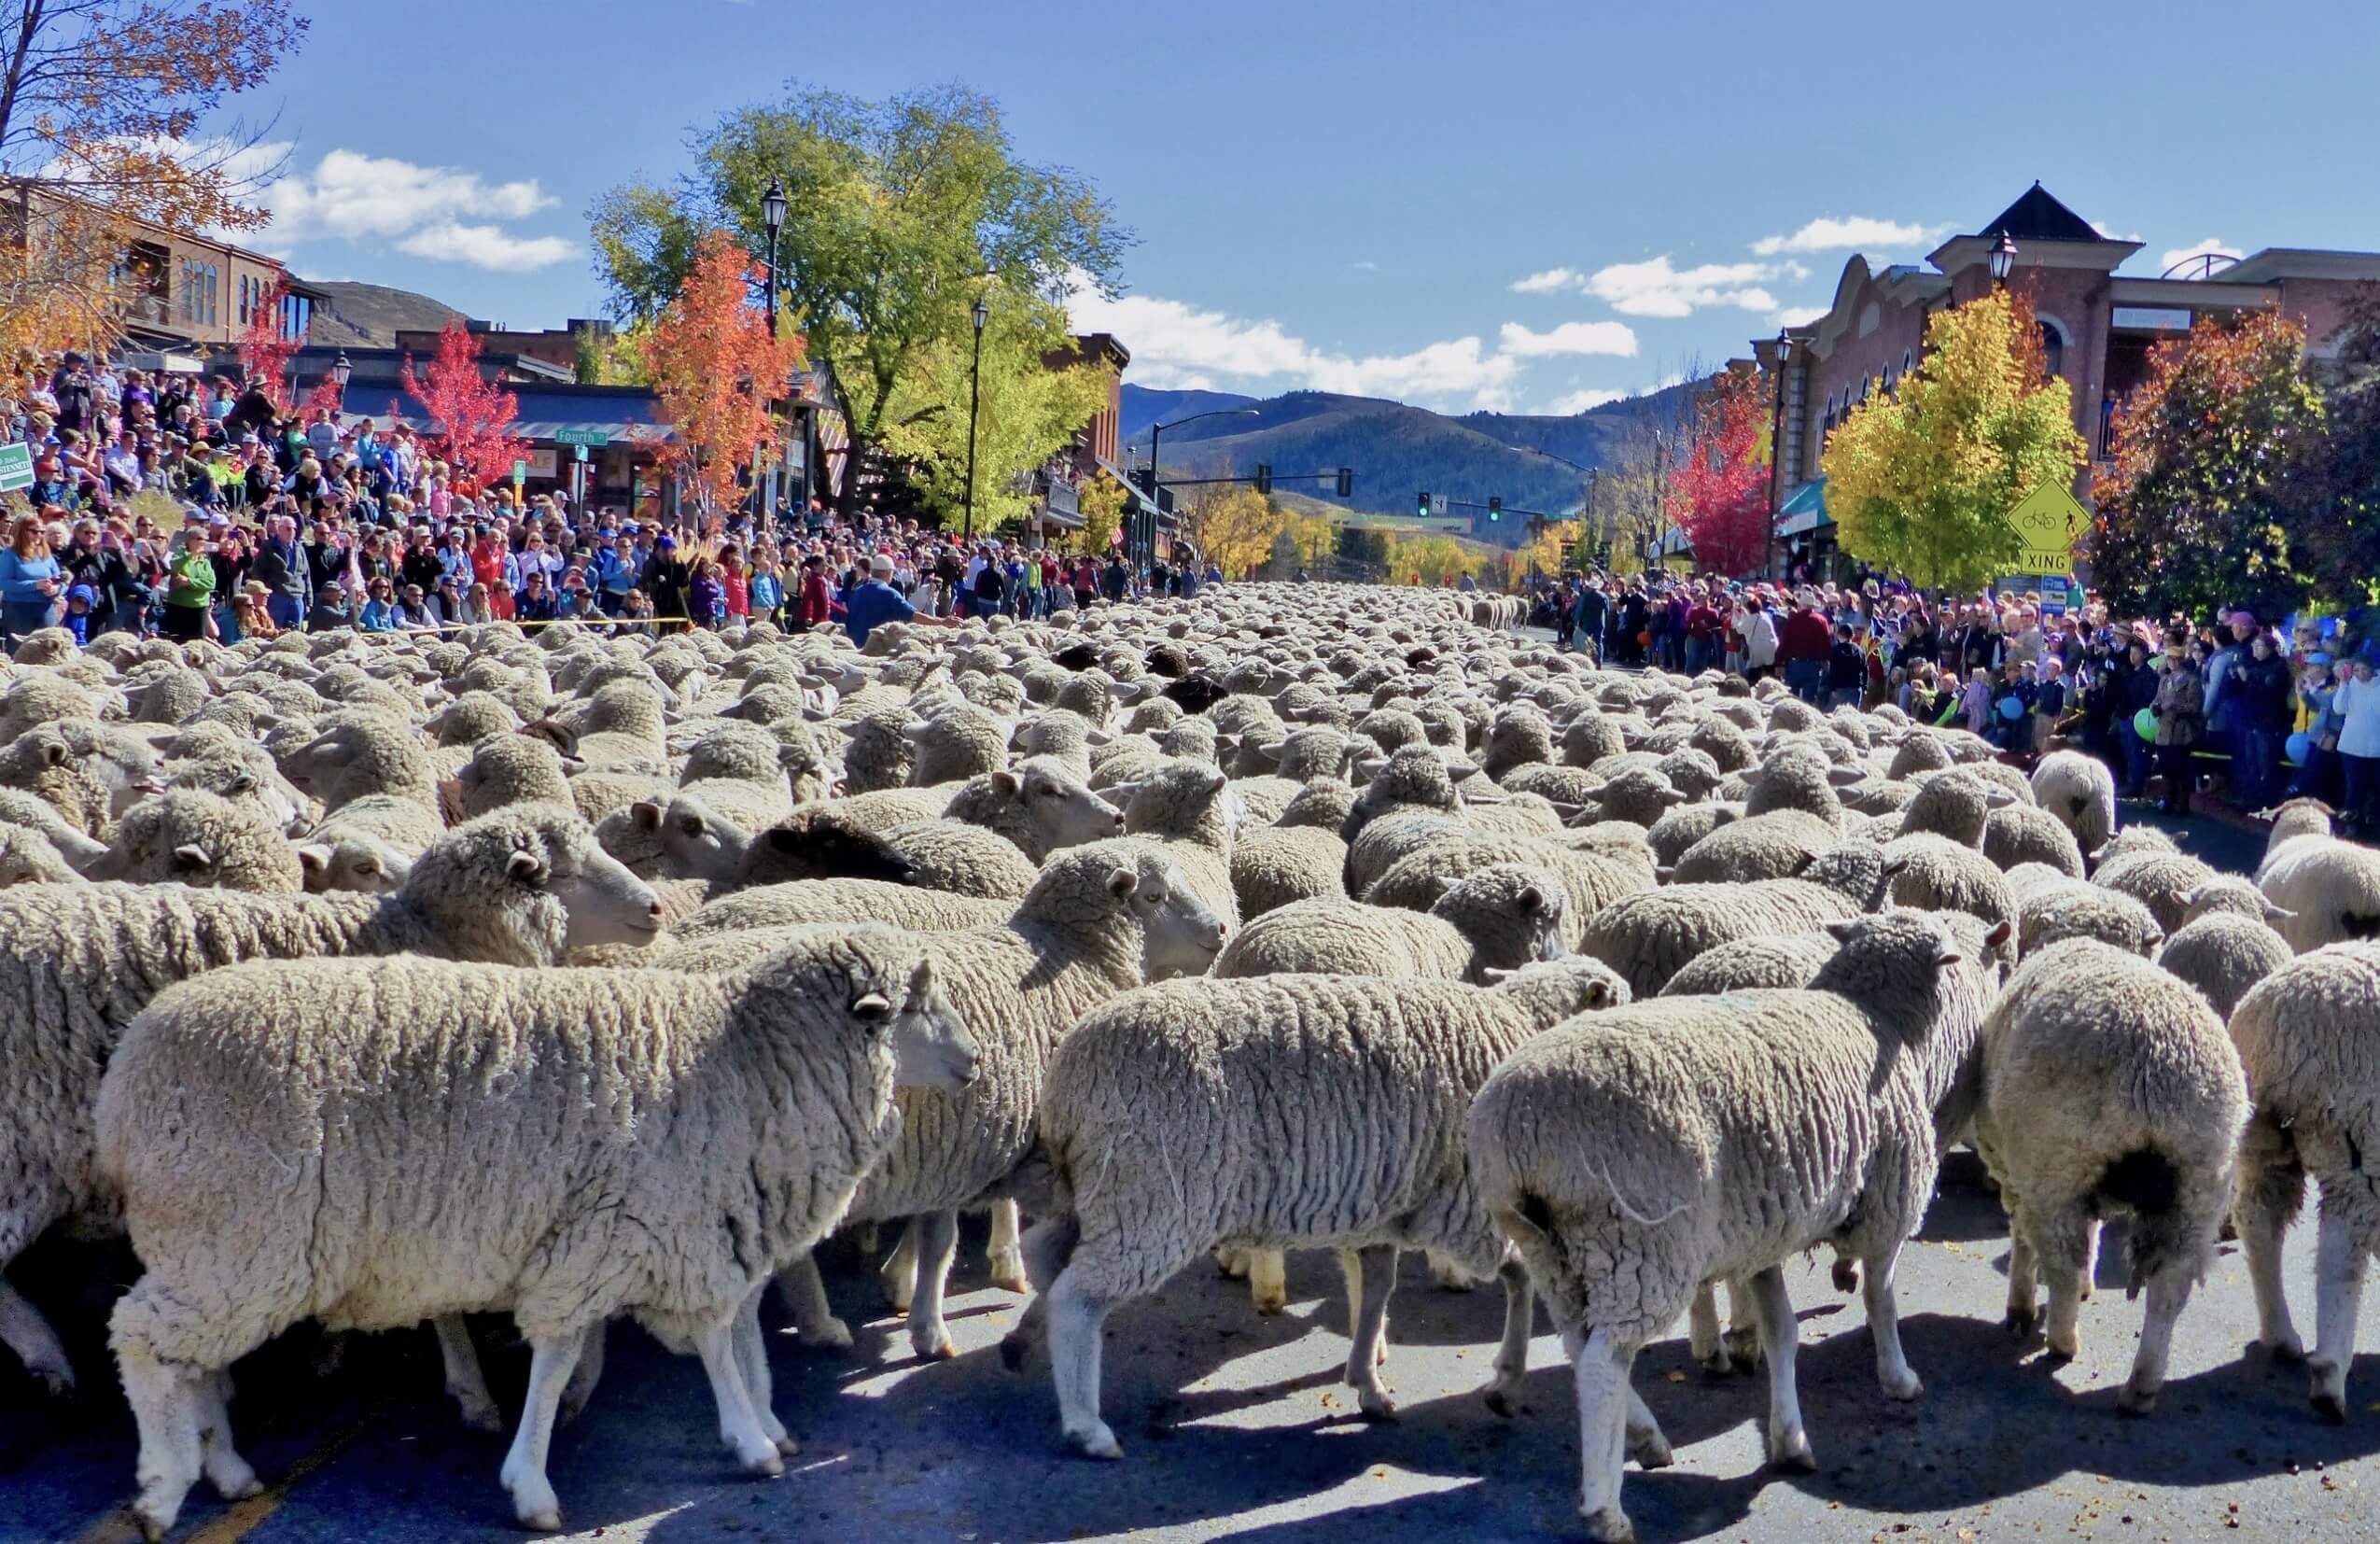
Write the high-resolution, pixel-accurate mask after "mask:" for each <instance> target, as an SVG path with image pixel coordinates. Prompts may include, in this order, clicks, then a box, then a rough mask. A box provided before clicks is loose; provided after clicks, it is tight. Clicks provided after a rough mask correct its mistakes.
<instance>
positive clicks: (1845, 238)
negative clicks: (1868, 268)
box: [1752, 215, 1939, 258]
mask: <svg viewBox="0 0 2380 1544" xmlns="http://www.w3.org/2000/svg"><path fill="white" fill-rule="evenodd" d="M1937 239H1939V231H1936V230H1933V229H1930V228H1928V227H1926V226H1923V225H1912V224H1904V223H1903V222H1901V221H1899V220H1890V219H1875V218H1870V217H1869V216H1866V215H1853V216H1850V217H1849V218H1843V219H1837V218H1834V217H1832V216H1821V217H1820V218H1817V219H1813V220H1812V221H1811V222H1810V223H1809V224H1807V225H1805V226H1803V227H1802V228H1801V229H1800V230H1799V231H1796V232H1794V233H1793V234H1791V235H1789V236H1763V237H1761V238H1760V239H1759V240H1758V241H1756V242H1754V243H1753V244H1752V250H1753V252H1754V253H1755V254H1757V255H1758V256H1760V257H1764V258H1773V257H1776V256H1778V255H1779V254H1780V253H1785V252H1841V251H1848V250H1850V249H1853V248H1855V247H1867V248H1872V249H1875V250H1877V251H1884V250H1888V249H1890V248H1893V247H1907V246H1930V245H1931V244H1932V243H1933V242H1934V241H1936V240H1937Z"/></svg>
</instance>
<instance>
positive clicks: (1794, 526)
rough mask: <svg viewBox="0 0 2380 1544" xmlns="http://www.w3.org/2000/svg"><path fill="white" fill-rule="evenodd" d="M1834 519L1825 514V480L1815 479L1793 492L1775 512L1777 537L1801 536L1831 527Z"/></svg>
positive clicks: (1821, 478)
mask: <svg viewBox="0 0 2380 1544" xmlns="http://www.w3.org/2000/svg"><path fill="white" fill-rule="evenodd" d="M1834 523H1835V518H1834V516H1833V515H1830V514H1828V513H1827V480H1826V479H1825V478H1823V477H1820V478H1815V479H1813V480H1812V481H1810V482H1807V483H1804V484H1801V486H1799V487H1798V488H1796V489H1794V490H1793V497H1792V498H1788V499H1786V500H1785V504H1784V506H1783V507H1782V508H1780V509H1779V510H1778V511H1777V535H1779V536H1780V537H1785V536H1802V535H1806V534H1807V533H1809V532H1811V531H1814V530H1816V529H1817V528H1818V527H1819V526H1831V525H1833V524H1834Z"/></svg>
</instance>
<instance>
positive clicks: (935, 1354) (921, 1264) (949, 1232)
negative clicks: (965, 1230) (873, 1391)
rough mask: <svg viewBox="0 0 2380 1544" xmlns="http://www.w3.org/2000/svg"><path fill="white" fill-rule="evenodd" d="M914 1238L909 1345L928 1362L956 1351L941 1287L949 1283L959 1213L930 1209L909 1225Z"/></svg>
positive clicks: (956, 1250) (957, 1236) (957, 1239)
mask: <svg viewBox="0 0 2380 1544" xmlns="http://www.w3.org/2000/svg"><path fill="white" fill-rule="evenodd" d="M909 1237H910V1238H912V1239H914V1240H916V1241H917V1253H916V1260H917V1293H916V1296H914V1297H912V1298H910V1299H909V1348H910V1349H911V1350H913V1351H915V1352H916V1353H917V1355H918V1356H920V1357H921V1358H923V1359H924V1360H926V1361H929V1362H946V1361H948V1360H949V1359H950V1358H952V1357H953V1356H956V1355H959V1348H958V1347H956V1346H954V1345H952V1344H951V1343H950V1330H949V1327H948V1326H945V1324H944V1323H943V1322H942V1294H943V1289H944V1288H945V1286H946V1285H948V1284H949V1281H950V1261H951V1257H952V1256H955V1255H956V1254H958V1252H959V1214H958V1213H956V1212H929V1213H927V1214H925V1215H923V1216H921V1217H918V1218H917V1219H916V1220H915V1221H913V1222H912V1223H911V1224H910V1225H909Z"/></svg>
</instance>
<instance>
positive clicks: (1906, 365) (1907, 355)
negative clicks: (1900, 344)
mask: <svg viewBox="0 0 2380 1544" xmlns="http://www.w3.org/2000/svg"><path fill="white" fill-rule="evenodd" d="M1916 368H1917V356H1916V355H1915V354H1913V353H1911V352H1910V351H1909V350H1908V349H1906V348H1904V349H1902V350H1901V351H1900V372H1901V373H1902V374H1903V375H1907V374H1908V373H1909V372H1911V371H1912V370H1915V369H1916Z"/></svg>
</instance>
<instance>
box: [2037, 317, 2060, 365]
mask: <svg viewBox="0 0 2380 1544" xmlns="http://www.w3.org/2000/svg"><path fill="white" fill-rule="evenodd" d="M2040 327H2041V356H2042V358H2044V359H2046V360H2047V361H2048V362H2049V367H2050V373H2051V374H2052V375H2062V374H2064V373H2065V359H2066V335H2065V332H2063V331H2061V330H2059V328H2058V324H2057V323H2055V322H2053V321H2051V320H2050V319H2049V318H2048V317H2046V316H2045V317H2043V318H2042V320H2041V323H2040Z"/></svg>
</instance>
